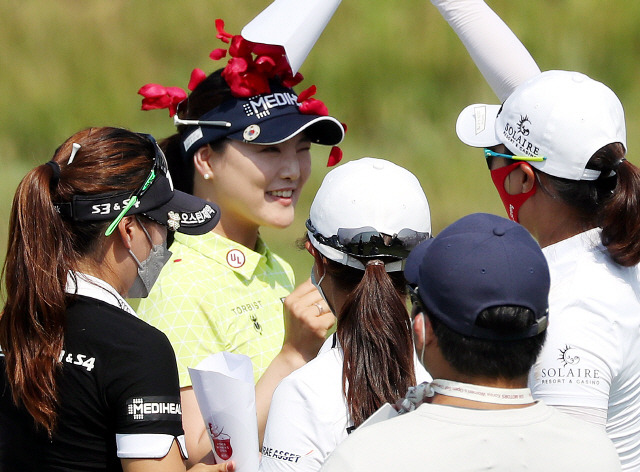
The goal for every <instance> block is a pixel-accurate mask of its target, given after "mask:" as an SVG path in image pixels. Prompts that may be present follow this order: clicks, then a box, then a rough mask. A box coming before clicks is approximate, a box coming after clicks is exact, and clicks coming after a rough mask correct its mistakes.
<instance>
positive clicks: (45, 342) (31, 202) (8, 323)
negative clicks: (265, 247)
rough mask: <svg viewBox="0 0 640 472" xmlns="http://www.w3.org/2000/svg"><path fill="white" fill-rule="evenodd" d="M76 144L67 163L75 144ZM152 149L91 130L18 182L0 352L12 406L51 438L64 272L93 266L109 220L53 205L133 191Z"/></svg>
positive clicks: (126, 134)
mask: <svg viewBox="0 0 640 472" xmlns="http://www.w3.org/2000/svg"><path fill="white" fill-rule="evenodd" d="M74 142H75V143H78V144H80V145H81V148H80V151H79V152H78V153H77V155H76V157H75V160H74V162H73V164H72V165H67V162H68V160H69V157H70V155H71V150H72V143H74ZM153 155H154V148H153V144H152V143H151V142H150V141H148V140H147V139H146V138H143V137H141V136H139V135H137V134H135V133H132V132H130V131H127V130H123V129H118V128H92V129H88V130H84V131H81V132H79V133H76V134H75V135H74V136H72V137H71V138H69V139H68V140H67V141H66V142H65V143H64V144H63V145H62V146H60V148H58V149H57V150H56V152H55V155H54V157H53V159H52V160H53V161H54V162H56V163H57V164H58V166H59V167H60V168H61V172H60V179H59V182H55V179H53V180H52V177H53V172H54V167H55V166H52V165H46V164H45V165H40V166H38V167H36V168H35V169H33V170H31V171H30V172H29V173H28V174H27V175H26V176H25V177H24V179H23V180H22V182H20V185H19V186H18V189H17V191H16V194H15V197H14V199H13V205H12V208H11V216H10V221H9V235H10V236H9V245H8V248H7V257H6V259H5V264H4V268H3V278H4V284H5V289H6V294H7V300H6V303H5V305H4V308H3V311H2V315H1V317H0V347H1V348H2V351H3V353H4V355H5V364H6V375H7V378H8V380H9V384H10V386H11V393H12V395H13V399H14V401H15V402H16V404H20V403H22V404H23V405H24V406H25V408H26V409H27V411H28V412H29V413H30V414H31V415H32V416H33V418H34V420H35V422H36V424H38V425H40V426H42V427H44V428H45V429H46V430H47V432H49V434H51V432H52V430H53V429H54V428H55V424H56V404H57V390H56V374H57V371H58V370H59V369H60V366H61V364H60V360H59V357H60V354H61V350H62V348H63V342H64V326H65V311H66V304H67V301H68V300H67V295H66V294H65V290H64V289H65V285H66V282H67V274H68V273H69V271H73V270H77V269H78V266H79V263H80V262H81V261H82V262H83V263H85V264H90V263H92V262H93V263H94V264H97V263H98V262H96V261H98V260H99V258H100V253H101V249H102V247H103V243H104V241H105V237H104V231H105V229H106V227H107V226H108V224H109V222H106V223H105V222H99V223H83V222H73V221H70V220H68V221H67V220H63V219H62V218H61V217H60V215H59V214H58V212H57V211H56V209H55V207H54V203H60V202H69V201H71V199H72V198H73V195H79V194H84V195H91V194H98V193H107V192H113V191H124V190H129V191H134V190H135V189H136V188H138V187H139V186H140V185H141V184H142V182H143V181H144V179H145V177H146V176H147V175H148V173H149V171H150V169H151V159H152V157H153Z"/></svg>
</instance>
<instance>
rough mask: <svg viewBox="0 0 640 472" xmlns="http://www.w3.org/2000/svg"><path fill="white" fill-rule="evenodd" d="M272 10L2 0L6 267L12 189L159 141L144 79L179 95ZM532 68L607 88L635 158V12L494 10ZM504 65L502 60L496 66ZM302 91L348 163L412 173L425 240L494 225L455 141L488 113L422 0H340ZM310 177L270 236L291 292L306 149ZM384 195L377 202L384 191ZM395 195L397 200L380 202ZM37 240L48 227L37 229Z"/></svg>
mask: <svg viewBox="0 0 640 472" xmlns="http://www.w3.org/2000/svg"><path fill="white" fill-rule="evenodd" d="M269 3H270V0H245V1H242V2H239V1H229V0H189V1H183V2H178V1H151V0H138V1H135V2H131V1H125V0H91V1H89V0H48V1H45V0H22V1H16V0H3V1H2V2H0V68H1V69H0V70H2V72H3V73H2V74H0V90H1V91H2V93H0V165H1V166H2V169H3V177H2V180H1V182H2V185H0V223H2V224H0V262H3V261H4V254H5V252H6V239H7V224H8V215H9V208H10V204H11V199H12V196H13V193H14V191H15V188H16V186H17V184H18V182H19V180H20V178H21V177H22V176H23V175H24V174H25V173H26V172H27V170H28V169H30V168H31V167H33V166H35V165H37V164H39V163H43V162H46V161H47V160H49V158H50V156H51V155H52V153H53V151H54V149H55V148H56V147H57V146H58V145H59V144H60V143H61V142H62V141H63V140H64V139H65V138H67V137H68V136H69V135H71V134H72V133H74V132H75V131H77V130H79V129H81V128H84V127H87V126H100V125H116V126H124V127H127V128H130V129H132V130H135V131H145V132H150V133H152V134H154V135H155V136H156V137H158V138H161V137H163V136H167V135H169V134H171V133H173V131H174V128H173V126H172V124H171V120H170V119H169V118H168V114H167V111H166V110H162V111H154V112H146V113H145V112H141V111H140V110H139V109H140V97H139V96H138V95H137V94H136V92H137V90H138V88H139V87H140V86H141V85H143V84H145V83H148V82H157V83H161V84H163V85H175V86H181V87H183V88H186V85H187V82H188V79H189V74H190V72H191V70H192V69H193V68H194V67H200V68H202V69H203V70H205V71H206V72H210V71H212V70H214V69H215V68H217V67H218V66H219V65H222V64H216V63H213V62H212V61H211V60H210V59H208V54H209V52H210V51H211V50H212V49H214V48H216V47H219V46H220V43H219V41H218V40H216V39H215V27H214V20H215V19H216V18H223V19H224V20H225V21H226V24H227V31H229V32H231V33H239V32H240V30H241V28H242V27H243V26H244V25H245V24H246V23H247V22H249V21H250V20H251V19H252V18H253V17H254V16H255V15H256V14H257V13H259V12H260V11H261V10H262V9H264V8H265V7H266V6H267V5H268V4H269ZM489 4H490V5H491V6H492V7H493V8H494V9H495V10H496V11H497V12H498V13H499V14H500V15H501V16H502V17H503V18H504V19H505V21H506V22H507V24H509V25H510V26H511V27H512V29H513V30H514V31H515V32H516V34H517V35H518V36H519V37H520V38H521V39H522V40H523V42H524V43H525V45H526V46H527V47H528V48H529V50H530V51H531V53H532V54H533V56H534V57H535V58H536V60H537V61H538V63H539V65H540V67H541V69H543V70H547V69H574V70H580V71H582V72H585V73H587V74H589V75H590V76H592V77H593V78H595V79H597V80H600V81H603V82H604V83H606V84H608V85H609V86H610V87H611V88H612V89H613V90H614V91H615V92H616V93H617V94H618V95H619V96H620V98H621V100H622V102H623V104H624V105H625V109H626V113H627V132H628V137H629V138H628V139H629V149H630V160H631V161H632V162H634V163H636V164H637V163H638V161H637V159H636V158H635V157H634V151H635V149H637V147H638V146H637V144H638V137H637V136H638V130H640V123H639V121H638V117H639V116H640V113H639V111H640V110H639V108H640V83H639V81H638V78H639V77H640V74H639V68H640V60H639V59H640V2H637V1H634V0H620V1H619V2H616V3H615V6H614V4H612V3H611V2H608V1H605V0H538V1H535V2H530V1H525V0H516V1H513V0H512V1H509V0H489ZM505 60H506V61H508V58H505ZM301 72H302V73H303V74H304V75H305V77H306V80H305V82H303V84H302V85H301V86H302V87H305V86H308V85H311V84H312V83H313V84H316V85H317V86H318V95H317V96H318V98H320V99H322V100H324V101H325V103H326V104H327V105H328V106H329V110H330V111H331V113H332V114H333V115H334V116H336V117H338V118H339V119H340V120H342V121H344V122H345V123H347V124H348V125H349V132H348V134H347V138H346V140H345V142H344V143H343V145H342V148H343V150H344V152H345V159H346V160H350V159H356V158H359V157H363V156H374V157H381V158H386V159H389V160H392V161H394V162H397V163H399V164H401V165H403V166H405V167H407V168H408V169H410V170H411V171H413V172H414V173H415V174H416V175H417V176H418V178H419V179H420V181H421V182H422V185H423V188H424V190H425V192H426V194H427V196H428V198H429V202H430V204H431V208H432V219H433V227H434V231H435V232H438V231H439V230H440V229H442V228H443V227H444V226H446V225H447V224H449V223H450V222H452V221H454V220H455V219H457V218H459V217H461V216H463V215H465V214H468V213H471V212H474V211H487V212H492V213H497V214H500V215H502V214H503V209H502V206H501V204H500V201H499V199H498V197H497V195H496V193H495V190H494V189H493V187H492V184H491V181H490V179H489V178H488V175H486V167H485V164H484V159H482V155H481V153H480V152H479V151H478V150H474V149H471V148H468V147H466V146H465V145H463V144H462V143H460V142H459V141H458V139H457V138H456V136H455V131H454V123H455V119H456V117H457V115H458V112H459V111H460V110H461V109H462V108H464V107H465V106H466V105H468V104H470V103H475V102H481V101H489V102H496V98H495V97H494V95H493V93H492V92H491V90H490V89H489V88H488V86H487V85H486V84H485V82H484V80H483V79H482V77H481V76H480V74H479V73H478V72H477V70H476V68H475V66H474V65H473V63H472V61H471V60H470V58H469V57H468V54H467V52H466V50H465V49H464V47H463V46H462V45H461V43H460V42H459V40H458V38H457V37H456V36H455V34H454V33H453V32H452V31H451V30H450V29H449V26H448V25H447V24H446V22H445V21H444V20H443V19H442V18H441V17H440V15H439V13H438V12H437V10H436V9H435V8H434V7H433V6H432V5H431V4H430V3H429V2H428V1H426V0H391V1H386V2H378V1H373V2H372V1H370V0H369V1H367V0H343V2H342V4H341V6H340V7H339V8H338V10H337V12H336V14H335V15H334V17H333V19H332V20H331V22H330V23H329V25H328V27H327V29H326V30H325V32H324V33H323V35H322V36H321V38H320V40H319V41H318V44H317V45H316V46H315V48H314V50H313V51H312V53H311V54H310V56H309V58H308V59H307V60H306V62H305V63H304V65H303V66H302V70H301ZM313 154H314V156H315V159H314V172H313V175H312V178H311V179H310V181H309V183H308V184H307V189H306V191H305V192H304V195H303V198H302V199H301V201H300V203H299V207H298V212H297V217H296V221H295V223H294V224H293V225H292V226H291V227H290V228H288V229H287V230H284V231H273V230H269V229H264V230H263V235H264V236H265V238H266V240H267V241H268V243H269V244H270V245H271V246H272V247H273V248H274V250H276V251H277V252H279V253H280V254H281V255H282V256H283V257H284V258H285V259H287V260H288V261H290V262H291V263H292V264H293V266H294V269H295V270H296V274H297V276H298V279H299V280H301V279H302V278H304V277H307V275H308V272H309V265H310V262H311V261H310V258H309V257H308V256H306V254H303V253H301V252H299V251H298V250H297V249H295V247H294V241H295V239H296V238H297V237H299V236H300V235H301V234H302V233H303V228H304V220H305V219H306V217H307V214H308V209H309V205H310V203H311V200H312V198H313V195H314V193H315V190H316V189H317V188H318V186H319V185H320V182H321V181H322V178H323V177H324V175H325V174H326V172H327V168H326V167H324V163H325V162H326V157H327V154H328V149H325V148H321V147H316V148H315V149H314V150H313ZM381 191H384V189H381ZM389 198H393V195H389ZM43 231H46V229H43Z"/></svg>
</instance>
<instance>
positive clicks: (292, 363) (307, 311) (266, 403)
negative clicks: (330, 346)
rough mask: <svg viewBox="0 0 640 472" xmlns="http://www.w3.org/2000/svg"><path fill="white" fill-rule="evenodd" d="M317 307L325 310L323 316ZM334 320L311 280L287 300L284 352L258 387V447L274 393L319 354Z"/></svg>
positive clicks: (304, 283) (273, 362)
mask: <svg viewBox="0 0 640 472" xmlns="http://www.w3.org/2000/svg"><path fill="white" fill-rule="evenodd" d="M316 304H318V305H319V306H320V307H322V313H321V312H320V310H319V309H318V306H317V305H316ZM335 319H336V317H335V316H334V315H333V313H331V311H330V310H329V308H328V307H327V303H326V302H325V301H324V300H323V299H322V296H321V295H320V293H319V292H318V290H316V288H315V287H314V286H313V284H312V283H311V280H310V279H308V280H306V281H305V282H303V283H302V284H300V285H299V286H298V287H297V288H296V289H295V290H294V291H293V292H291V295H289V296H288V297H287V298H286V299H285V301H284V323H285V338H284V343H283V346H282V350H281V351H280V353H279V354H278V355H277V356H276V357H275V358H274V359H273V361H272V362H271V364H270V365H269V367H268V368H267V370H266V371H265V373H264V374H262V377H260V380H259V381H258V384H257V385H256V410H257V415H258V444H260V446H261V447H262V441H263V439H264V431H265V426H266V424H267V416H268V414H269V407H270V405H271V397H272V395H273V391H274V390H275V388H276V387H277V386H278V383H280V381H281V380H282V379H283V378H285V377H286V376H287V375H289V374H290V373H291V372H293V371H294V370H296V369H298V368H300V367H302V366H303V365H304V364H306V363H307V362H309V361H310V360H311V359H313V358H314V357H315V356H316V355H317V354H318V351H319V350H320V347H322V343H323V342H324V340H325V338H326V336H327V332H328V331H329V330H330V329H331V327H332V326H333V325H334V323H335Z"/></svg>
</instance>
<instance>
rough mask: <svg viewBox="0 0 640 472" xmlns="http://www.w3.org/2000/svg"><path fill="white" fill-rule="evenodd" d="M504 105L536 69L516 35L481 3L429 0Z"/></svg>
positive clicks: (477, 0)
mask: <svg viewBox="0 0 640 472" xmlns="http://www.w3.org/2000/svg"><path fill="white" fill-rule="evenodd" d="M431 3H433V4H434V5H435V6H436V7H437V8H438V10H439V11H440V13H441V14H442V16H443V17H444V19H445V20H447V22H448V23H449V25H450V26H451V28H453V30H454V31H455V32H456V34H457V35H458V37H459V38H460V40H461V41H462V43H463V44H464V46H465V47H466V48H467V51H469V54H470V55H471V59H473V62H475V64H476V66H477V67H478V69H479V70H480V72H481V73H482V75H483V76H484V78H485V80H486V81H487V82H488V83H489V86H490V87H491V89H492V90H493V91H494V93H495V94H496V95H497V96H498V98H499V99H500V101H501V102H504V101H505V100H506V99H507V97H508V96H509V95H511V93H512V92H513V90H514V89H515V88H516V87H517V86H518V85H520V84H521V83H523V82H524V81H525V80H527V79H529V78H531V77H533V76H534V75H537V74H539V73H540V68H539V67H538V65H537V64H536V62H535V61H534V59H533V57H531V54H529V51H527V49H526V48H525V47H524V45H523V44H522V43H521V42H520V40H519V39H518V38H517V37H516V35H515V34H514V33H513V31H511V30H510V29H509V27H508V26H507V25H506V24H505V23H504V21H502V20H501V19H500V17H499V16H498V15H496V13H495V12H494V11H493V10H492V9H491V8H489V6H488V5H487V4H486V3H485V2H484V1H483V0H431Z"/></svg>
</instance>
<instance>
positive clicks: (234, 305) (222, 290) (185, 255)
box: [137, 232, 294, 387]
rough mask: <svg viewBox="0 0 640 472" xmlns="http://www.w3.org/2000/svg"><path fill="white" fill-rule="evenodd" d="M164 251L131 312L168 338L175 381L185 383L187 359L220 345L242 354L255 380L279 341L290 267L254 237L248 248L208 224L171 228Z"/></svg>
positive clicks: (199, 358) (190, 361)
mask: <svg viewBox="0 0 640 472" xmlns="http://www.w3.org/2000/svg"><path fill="white" fill-rule="evenodd" d="M171 251H172V252H173V256H172V257H171V259H170V260H169V262H167V264H166V265H165V267H164V268H163V269H162V272H161V274H160V277H159V279H158V281H157V282H156V284H155V285H154V287H153V289H152V290H151V293H150V294H149V297H148V298H146V299H142V300H141V301H140V305H139V306H138V310H137V312H138V314H139V315H140V318H142V319H143V320H145V321H147V322H148V323H150V324H151V325H153V326H155V327H156V328H158V329H160V330H161V331H162V332H164V333H165V334H166V335H167V336H168V338H169V340H170V341H171V344H172V345H173V349H174V351H175V353H176V358H177V360H178V372H179V374H180V386H181V387H188V386H190V385H191V379H190V378H189V372H188V370H187V368H188V367H195V366H196V365H197V364H198V363H199V362H200V361H202V360H203V359H205V358H206V357H208V356H209V355H210V354H213V353H216V352H221V351H228V352H234V353H238V354H246V355H247V356H249V357H250V358H251V360H252V362H253V375H254V379H255V380H256V381H257V380H258V379H259V378H260V376H261V375H262V373H263V372H264V371H265V369H266V368H267V367H268V366H269V364H270V363H271V361H272V360H273V358H274V357H275V356H276V354H278V352H280V348H281V347H282V341H283V339H284V320H283V305H282V300H283V298H284V297H286V296H287V295H289V293H291V291H292V290H293V287H294V274H293V269H292V268H291V266H290V265H289V264H287V263H286V262H285V261H284V260H282V259H281V258H280V257H278V256H277V255H275V254H274V253H272V252H271V251H270V250H269V248H268V247H267V246H266V244H265V243H264V242H263V241H262V239H260V238H258V243H257V247H256V251H252V250H250V249H247V248H246V247H245V246H242V245H241V244H238V243H236V242H234V241H231V240H229V239H227V238H224V237H222V236H219V235H217V234H215V233H213V232H209V233H207V234H205V235H202V236H186V235H183V234H180V233H176V239H175V241H174V243H173V244H172V246H171Z"/></svg>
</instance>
